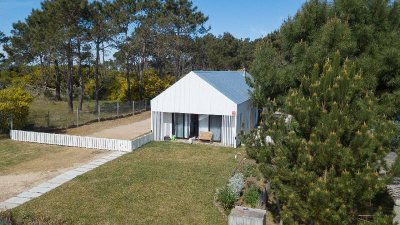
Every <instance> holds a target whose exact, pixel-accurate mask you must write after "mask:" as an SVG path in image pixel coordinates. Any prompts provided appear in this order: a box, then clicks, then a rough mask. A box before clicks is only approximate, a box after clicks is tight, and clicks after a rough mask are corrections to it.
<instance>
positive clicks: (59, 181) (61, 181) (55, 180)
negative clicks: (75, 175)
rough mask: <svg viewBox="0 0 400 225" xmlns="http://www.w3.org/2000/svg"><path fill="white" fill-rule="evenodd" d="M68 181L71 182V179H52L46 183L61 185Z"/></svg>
mask: <svg viewBox="0 0 400 225" xmlns="http://www.w3.org/2000/svg"><path fill="white" fill-rule="evenodd" d="M70 180H71V179H65V178H60V177H55V178H53V179H51V180H49V181H47V182H48V183H53V184H58V185H61V184H63V183H65V182H68V181H70Z"/></svg>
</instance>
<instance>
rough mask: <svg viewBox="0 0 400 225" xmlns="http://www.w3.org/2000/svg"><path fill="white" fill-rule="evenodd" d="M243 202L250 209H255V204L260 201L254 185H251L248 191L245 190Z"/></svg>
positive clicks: (258, 192)
mask: <svg viewBox="0 0 400 225" xmlns="http://www.w3.org/2000/svg"><path fill="white" fill-rule="evenodd" d="M243 196H244V202H245V203H246V204H247V205H250V207H252V208H255V207H256V206H257V202H258V200H259V199H260V190H259V189H258V187H257V186H256V185H254V184H253V185H251V186H250V188H249V189H247V190H246V191H245V192H244V194H243Z"/></svg>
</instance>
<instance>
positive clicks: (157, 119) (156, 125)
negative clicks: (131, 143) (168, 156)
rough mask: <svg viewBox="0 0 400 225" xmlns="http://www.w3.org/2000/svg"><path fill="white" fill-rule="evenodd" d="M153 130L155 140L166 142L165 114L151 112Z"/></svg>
mask: <svg viewBox="0 0 400 225" xmlns="http://www.w3.org/2000/svg"><path fill="white" fill-rule="evenodd" d="M151 121H152V123H151V126H152V127H151V130H152V131H153V135H154V140H156V141H162V140H164V134H163V133H164V132H163V130H164V129H163V125H164V123H163V113H161V112H151Z"/></svg>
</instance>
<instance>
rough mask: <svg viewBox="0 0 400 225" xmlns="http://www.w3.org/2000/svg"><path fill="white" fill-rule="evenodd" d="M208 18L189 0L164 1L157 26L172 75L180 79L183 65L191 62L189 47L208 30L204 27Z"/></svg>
mask: <svg viewBox="0 0 400 225" xmlns="http://www.w3.org/2000/svg"><path fill="white" fill-rule="evenodd" d="M207 20H208V17H207V16H205V15H204V14H203V13H202V12H201V11H199V10H198V9H197V7H196V6H194V5H193V2H192V1H190V0H179V1H178V0H166V1H165V2H164V3H163V8H162V17H161V18H160V19H159V25H160V27H161V30H162V31H163V34H164V35H165V37H166V40H167V42H168V46H167V48H168V52H170V54H169V55H168V56H167V57H168V58H170V59H171V60H172V61H173V67H174V75H175V77H176V79H178V78H180V77H181V76H182V75H183V73H184V72H185V70H184V65H185V63H187V62H188V61H190V60H191V54H190V53H191V51H190V50H191V47H192V46H193V45H194V41H193V40H194V38H195V37H197V36H198V35H201V34H205V33H206V32H208V31H209V29H210V28H206V27H205V22H206V21H207Z"/></svg>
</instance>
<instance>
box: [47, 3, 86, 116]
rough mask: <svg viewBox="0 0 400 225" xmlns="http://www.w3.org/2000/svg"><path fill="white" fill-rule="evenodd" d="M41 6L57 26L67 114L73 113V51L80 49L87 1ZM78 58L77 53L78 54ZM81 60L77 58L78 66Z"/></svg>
mask: <svg viewBox="0 0 400 225" xmlns="http://www.w3.org/2000/svg"><path fill="white" fill-rule="evenodd" d="M43 4H45V5H46V8H47V9H48V10H49V12H50V14H51V15H54V17H53V18H52V19H53V22H54V23H56V24H57V25H58V27H59V28H58V29H59V32H60V38H61V40H62V43H63V44H62V48H63V51H64V55H65V58H66V63H67V70H66V96H67V102H68V110H69V112H72V111H73V84H74V79H73V78H74V59H75V58H76V57H75V55H76V54H75V51H76V50H77V49H78V48H79V49H80V47H81V41H82V26H84V23H85V19H84V17H85V13H87V8H88V2H87V0H52V1H49V0H48V1H45V2H44V3H43ZM78 56H79V53H78ZM79 61H81V59H79V57H78V64H79Z"/></svg>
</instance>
